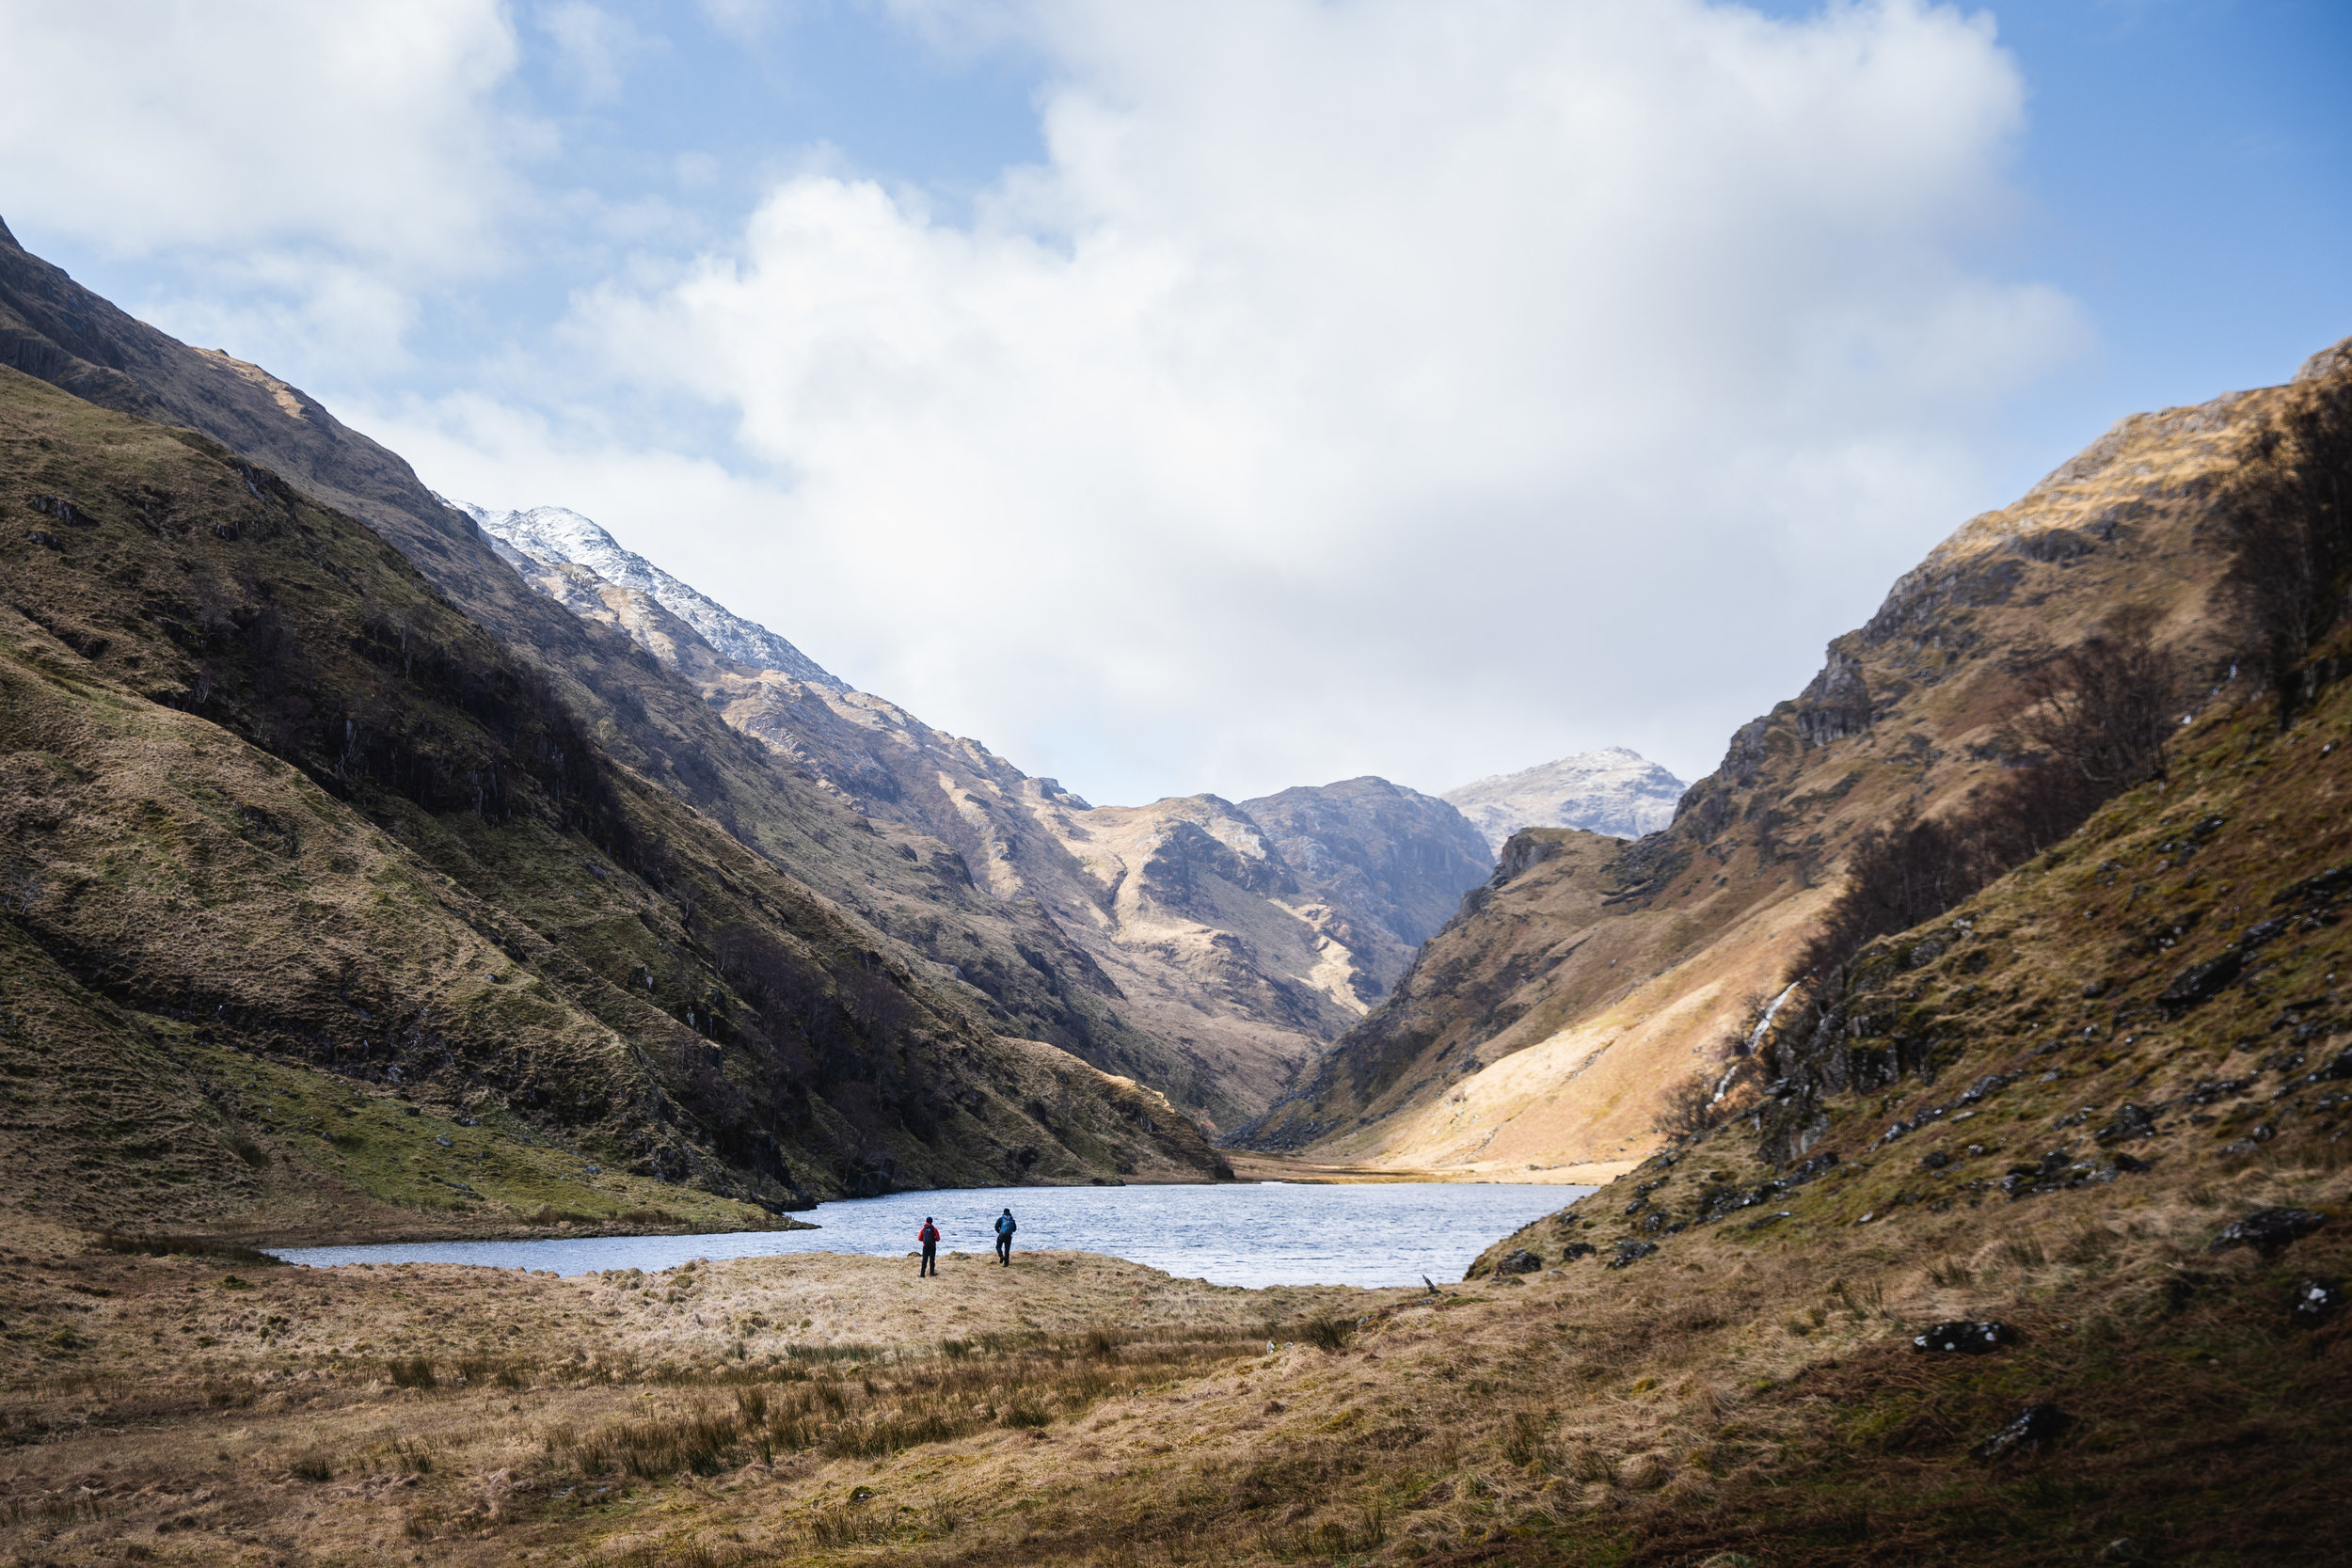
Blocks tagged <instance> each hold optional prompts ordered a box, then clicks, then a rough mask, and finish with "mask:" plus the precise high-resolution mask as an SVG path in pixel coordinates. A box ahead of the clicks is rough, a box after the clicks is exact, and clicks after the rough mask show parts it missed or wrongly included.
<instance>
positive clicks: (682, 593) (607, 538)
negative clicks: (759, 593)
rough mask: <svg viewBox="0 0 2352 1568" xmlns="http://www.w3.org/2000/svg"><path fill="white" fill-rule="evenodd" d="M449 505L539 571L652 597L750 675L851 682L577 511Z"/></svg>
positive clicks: (841, 686) (839, 687) (844, 685)
mask: <svg viewBox="0 0 2352 1568" xmlns="http://www.w3.org/2000/svg"><path fill="white" fill-rule="evenodd" d="M443 499H447V498H443ZM449 504H450V505H452V506H453V507H455V508H457V510H458V511H460V512H463V513H464V514H465V515H467V516H469V517H471V518H472V519H473V520H474V521H475V522H476V523H477V524H479V525H481V528H482V531H483V532H485V533H486V534H488V535H489V536H490V537H491V538H492V539H493V540H495V541H496V542H498V543H499V544H501V545H504V546H507V547H508V548H509V549H512V550H514V551H516V553H518V554H520V555H524V556H528V557H529V558H530V559H531V560H532V561H533V562H537V563H538V564H539V565H541V566H543V567H546V568H548V569H549V570H555V569H557V568H560V567H561V566H564V565H565V564H570V565H578V566H585V567H587V568H588V569H589V570H590V571H592V572H594V573H596V576H598V577H600V578H604V579H605V580H606V581H607V582H612V583H617V584H619V585H620V586H621V587H623V588H633V589H635V590H636V591H637V592H639V593H641V594H646V595H648V596H650V597H651V598H652V599H653V601H654V602H655V603H656V604H659V605H660V607H661V608H662V609H664V610H668V611H669V612H670V613H671V614H673V615H675V616H676V617H677V618H678V619H679V620H681V621H683V622H685V623H686V624H687V625H688V626H691V627H693V628H694V630H695V631H696V632H697V633H699V634H700V635H701V637H702V639H703V641H707V642H708V643H709V644H710V645H711V646H712V647H713V648H716V649H717V650H718V651H719V652H720V653H722V654H723V655H725V656H726V657H728V658H731V659H733V660H734V661H735V662H736V663H738V664H741V665H745V666H748V667H749V668H751V669H755V670H773V671H775V672H776V673H778V674H783V675H790V676H791V677H792V678H793V679H794V680H802V681H806V682H808V683H809V684H810V685H812V686H822V687H827V688H830V689H833V690H835V691H847V690H849V689H850V683H849V682H847V681H845V680H843V679H842V678H841V677H840V676H838V675H835V674H834V673H831V672H830V671H828V670H826V669H825V668H824V667H823V666H822V665H819V664H818V662H817V661H816V660H815V659H813V658H811V657H808V656H807V655H806V654H804V653H803V652H801V650H800V649H798V648H796V647H794V646H793V645H792V644H791V643H789V642H787V641H785V640H784V639H783V638H781V637H778V636H777V635H776V634H775V633H774V632H772V631H770V630H769V629H768V628H767V627H766V626H761V625H760V624H759V623H758V622H756V621H747V620H745V619H743V617H742V616H740V615H738V614H736V613H735V612H734V611H733V610H729V609H727V607H726V606H724V605H723V604H721V603H719V602H718V601H717V600H715V599H713V598H710V597H709V596H707V594H703V593H702V592H701V591H700V590H698V589H696V588H695V587H694V586H693V585H692V584H691V583H686V582H681V581H679V580H678V579H677V578H674V577H672V576H671V575H670V574H669V573H667V572H665V571H663V570H662V569H661V568H660V567H659V566H657V565H655V564H654V563H653V562H650V561H647V560H646V559H645V558H644V556H642V555H639V554H637V553H635V552H634V551H632V550H626V549H623V548H622V547H621V546H620V543H619V541H617V540H615V539H614V538H613V537H612V535H611V534H609V533H607V532H605V531H604V530H603V529H601V528H599V527H598V526H597V525H596V523H595V522H593V521H591V520H590V519H589V518H586V517H583V516H581V515H580V514H579V513H577V512H573V511H571V510H569V509H568V508H565V507H561V506H534V507H532V509H531V510H530V511H528V512H493V511H491V510H490V509H489V508H488V507H485V506H475V505H473V504H472V503H471V502H469V501H461V500H452V501H450V502H449Z"/></svg>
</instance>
